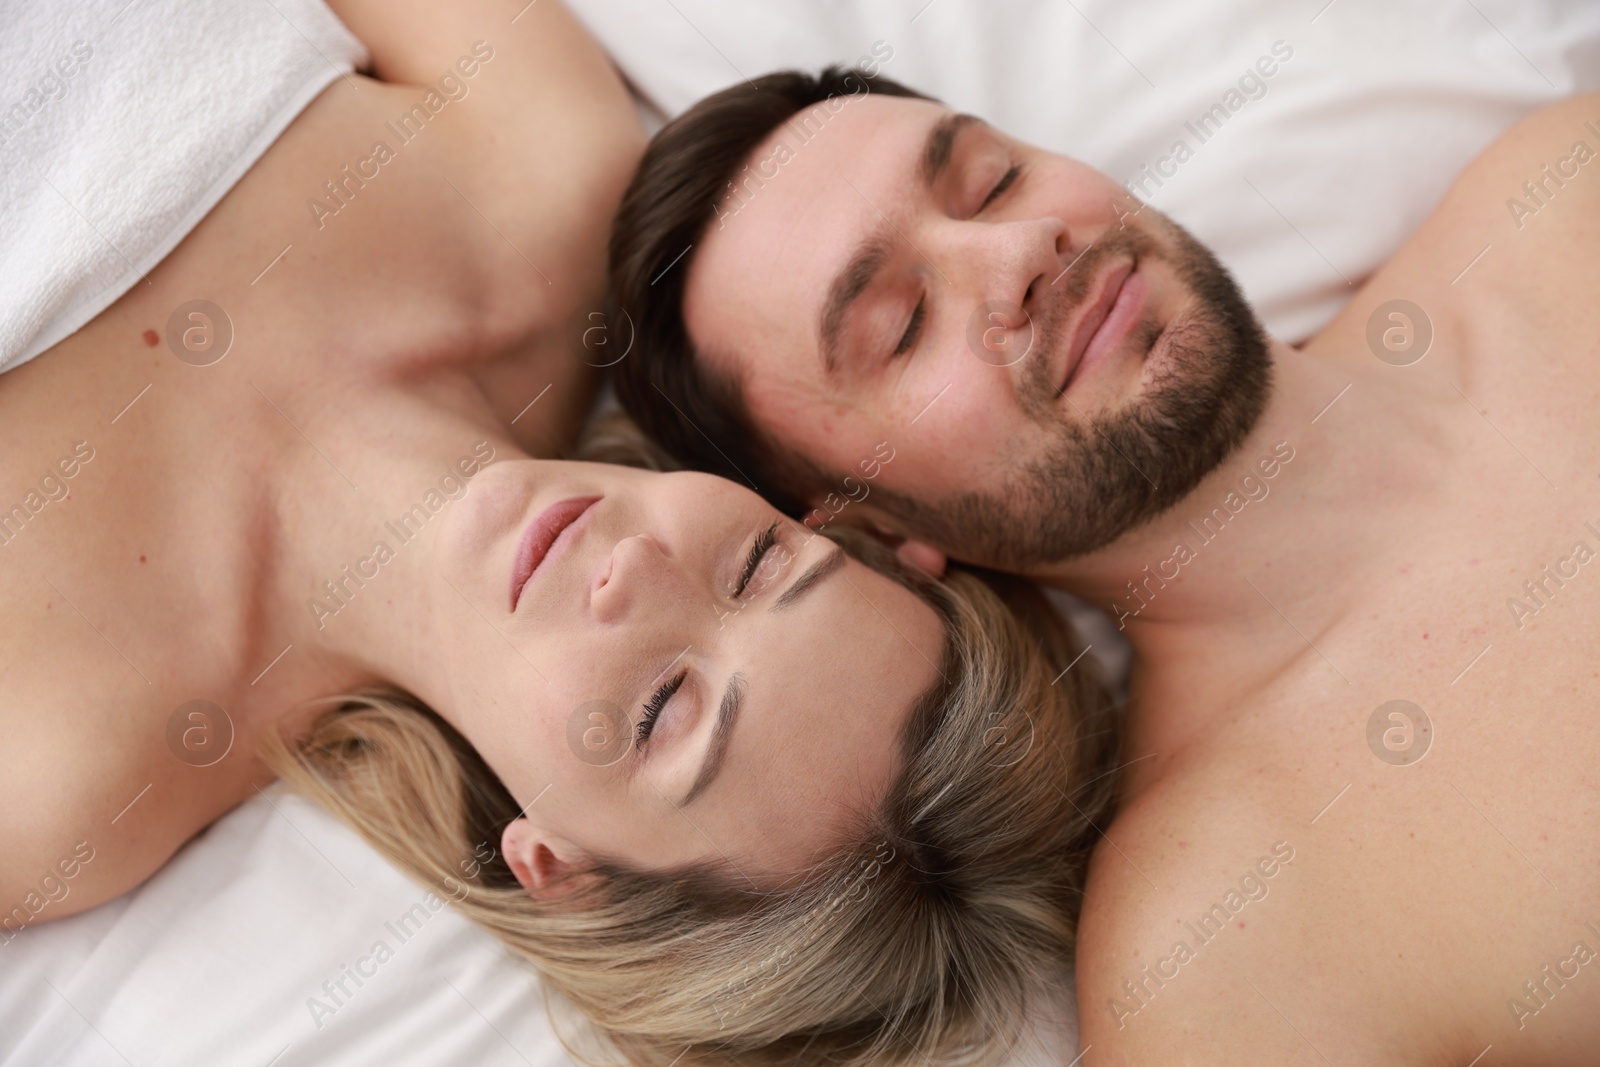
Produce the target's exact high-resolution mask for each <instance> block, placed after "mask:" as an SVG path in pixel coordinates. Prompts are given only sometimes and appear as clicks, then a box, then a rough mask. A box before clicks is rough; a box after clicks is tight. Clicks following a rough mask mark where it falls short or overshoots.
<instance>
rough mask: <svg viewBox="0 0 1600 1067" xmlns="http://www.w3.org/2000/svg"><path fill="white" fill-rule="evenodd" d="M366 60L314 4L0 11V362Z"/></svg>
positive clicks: (80, 5)
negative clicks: (329, 86) (317, 97)
mask: <svg viewBox="0 0 1600 1067" xmlns="http://www.w3.org/2000/svg"><path fill="white" fill-rule="evenodd" d="M365 63H366V49H365V48H364V47H363V46H362V44H361V42H360V41H358V40H356V38H355V37H354V36H352V35H351V33H350V31H349V30H347V29H345V27H344V25H343V23H341V22H340V21H339V20H338V19H337V18H336V17H334V15H333V13H332V12H331V11H329V10H328V8H327V6H326V5H325V4H323V3H321V2H320V0H131V2H130V0H73V2H71V3H61V2H59V0H8V2H7V3H5V4H4V5H3V6H0V371H6V370H9V369H11V368H12V367H14V366H16V365H17V364H19V363H21V362H23V361H25V360H28V359H31V358H33V357H34V356H36V355H38V354H39V353H40V352H43V351H44V350H46V349H47V348H49V347H50V346H51V345H54V344H55V343H56V342H58V341H60V340H61V339H62V338H64V337H66V336H67V335H69V334H71V333H72V332H73V331H74V330H76V329H78V328H79V327H81V326H83V325H84V324H85V323H87V322H88V321H89V320H90V319H92V318H94V317H95V316H96V315H98V314H99V313H100V312H101V311H103V310H105V309H106V308H107V307H108V306H110V304H111V303H112V302H113V301H115V300H116V299H117V298H118V297H119V296H121V295H122V294H123V293H125V292H127V291H128V289H129V288H131V287H132V286H133V285H135V284H138V283H139V281H140V279H141V278H142V277H143V276H144V274H145V273H146V272H147V271H149V270H150V269H151V268H152V267H154V266H155V265H156V264H157V263H159V262H160V261H161V260H162V258H163V257H165V256H166V254H167V253H168V252H170V251H172V249H173V247H174V246H176V245H177V243H178V242H179V241H181V240H182V239H183V238H184V236H185V235H187V234H188V233H189V231H190V230H192V229H193V228H194V227H195V225H196V224H197V223H198V222H199V221H200V220H201V219H202V218H203V217H204V216H205V214H206V212H208V211H210V210H211V209H212V208H213V207H215V206H216V203H217V201H219V200H221V199H222V197H223V195H224V194H226V193H227V191H228V190H229V189H230V188H232V187H233V184H234V183H235V182H237V181H238V180H239V178H240V177H242V176H243V175H244V173H245V171H247V170H249V169H250V167H251V165H252V164H254V163H255V161H256V160H257V159H259V158H260V157H261V154H262V153H263V152H265V151H266V149H267V147H268V146H269V145H271V144H272V142H273V141H274V140H276V139H277V137H278V135H279V134H280V133H282V132H283V130H284V127H286V126H288V125H289V123H290V122H291V121H293V119H294V117H295V116H296V115H298V114H299V113H300V111H301V109H302V108H304V107H305V106H306V105H307V104H309V103H310V102H311V101H312V99H314V98H315V97H316V95H317V94H318V93H320V92H321V91H322V90H323V88H325V87H326V86H327V85H328V83H329V82H331V81H332V80H333V79H334V78H337V77H340V76H342V75H344V74H347V73H348V72H350V71H351V70H353V69H355V68H357V67H359V66H362V65H364V64H365Z"/></svg>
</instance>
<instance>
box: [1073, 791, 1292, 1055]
mask: <svg viewBox="0 0 1600 1067" xmlns="http://www.w3.org/2000/svg"><path fill="white" fill-rule="evenodd" d="M1251 792H1254V788H1253V787H1252V789H1251ZM1256 807H1257V805H1256V804H1255V802H1254V800H1253V799H1252V798H1250V797H1246V796H1243V795H1241V794H1239V793H1237V792H1229V791H1228V790H1227V789H1226V788H1225V786H1224V783H1223V782H1222V781H1221V780H1220V779H1219V778H1217V777H1215V776H1213V775H1211V774H1209V773H1205V772H1200V773H1191V774H1185V773H1169V774H1167V775H1165V776H1163V777H1162V778H1161V779H1160V780H1159V781H1158V782H1157V783H1156V784H1154V785H1151V786H1150V787H1148V788H1146V789H1144V790H1143V791H1142V792H1140V793H1139V794H1138V795H1137V797H1136V798H1135V799H1134V800H1133V801H1131V802H1130V803H1128V804H1127V805H1126V806H1125V807H1124V808H1123V810H1122V811H1121V812H1119V814H1118V816H1117V818H1116V821H1115V822H1114V823H1113V824H1112V825H1111V827H1109V829H1108V830H1107V833H1106V837H1105V840H1103V841H1102V842H1101V844H1100V846H1099V848H1098V849H1097V850H1096V852H1095V855H1094V860H1093V863H1092V864H1091V868H1090V876H1089V885H1088V887H1087V891H1086V897H1085V902H1084V910H1083V917H1082V921H1081V924H1080V934H1079V944H1078V958H1077V976H1078V1011H1079V1025H1080V1028H1081V1031H1082V1038H1083V1041H1084V1043H1085V1044H1086V1045H1092V1046H1094V1051H1093V1053H1092V1057H1093V1059H1092V1061H1091V1062H1094V1063H1096V1064H1146V1063H1151V1064H1154V1063H1163V1064H1165V1063H1181V1062H1187V1063H1218V1064H1221V1063H1238V1062H1242V1060H1243V1059H1252V1060H1257V1059H1259V1060H1261V1061H1263V1062H1268V1061H1270V1062H1274V1063H1298V1062H1301V1061H1302V1060H1305V1059H1306V1057H1305V1055H1303V1054H1305V1053H1309V1054H1310V1060H1306V1062H1311V1061H1312V1060H1315V1059H1316V1054H1315V1053H1314V1052H1312V1051H1311V1050H1310V1049H1307V1048H1306V1047H1305V1045H1304V1043H1303V1042H1299V1047H1298V1049H1297V1048H1296V1039H1295V1035H1294V1033H1293V1032H1292V1031H1289V1032H1288V1033H1287V1038H1284V1037H1283V1036H1282V1035H1278V1034H1276V1032H1275V1031H1274V1030H1272V1029H1271V1028H1269V1027H1267V1026H1265V1023H1266V1022H1267V1020H1266V1018H1265V1017H1263V1016H1261V1012H1263V1011H1265V1012H1267V1013H1268V1014H1270V1009H1269V1008H1268V1007H1267V1006H1266V1005H1264V1004H1262V1003H1261V1000H1260V998H1259V997H1257V995H1256V994H1255V993H1254V992H1252V991H1251V988H1250V986H1249V985H1248V984H1247V983H1246V982H1244V981H1242V980H1240V979H1241V976H1247V975H1249V974H1251V973H1258V974H1261V975H1262V977H1263V980H1265V973H1266V972H1264V971H1262V970H1261V969H1260V968H1257V967H1256V966H1254V964H1255V963H1256V962H1257V961H1258V960H1259V958H1260V957H1261V955H1262V953H1263V951H1268V950H1261V949H1258V948H1257V942H1260V941H1263V940H1268V941H1273V942H1276V945H1275V947H1276V948H1277V949H1279V950H1281V949H1282V948H1283V943H1282V941H1281V940H1280V938H1281V931H1280V933H1279V934H1278V935H1277V936H1274V935H1273V934H1272V933H1271V932H1270V929H1271V924H1269V923H1267V922H1266V920H1267V919H1268V918H1269V917H1270V916H1271V915H1272V913H1273V912H1274V911H1277V910H1280V909H1281V907H1282V905H1283V901H1284V899H1285V898H1286V897H1288V896H1289V895H1290V894H1288V893H1286V892H1284V889H1285V887H1286V886H1290V885H1292V884H1293V883H1294V882H1295V881H1296V879H1295V875H1296V874H1297V873H1298V871H1297V869H1296V867H1295V858H1296V855H1297V852H1296V847H1295V845H1296V843H1295V842H1294V841H1293V840H1291V838H1292V837H1293V835H1292V834H1291V833H1288V832H1287V831H1286V829H1285V828H1284V827H1283V826H1281V825H1279V826H1273V825H1270V823H1271V820H1270V819H1266V818H1263V817H1262V815H1261V814H1260V813H1258V812H1257V811H1255V810H1253V809H1255V808H1256ZM1246 1052H1248V1053H1249V1055H1248V1056H1246V1055H1245V1053H1246Z"/></svg>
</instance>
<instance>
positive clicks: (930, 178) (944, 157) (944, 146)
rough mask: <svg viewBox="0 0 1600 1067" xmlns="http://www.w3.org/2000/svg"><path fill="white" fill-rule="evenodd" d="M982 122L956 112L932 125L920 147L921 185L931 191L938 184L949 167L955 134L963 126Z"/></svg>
mask: <svg viewBox="0 0 1600 1067" xmlns="http://www.w3.org/2000/svg"><path fill="white" fill-rule="evenodd" d="M982 121H983V120H982V119H980V118H979V117H978V116H976V115H968V114H966V113H965V112H956V113H953V114H950V115H946V116H945V117H944V118H942V119H940V120H939V121H938V122H936V123H934V124H933V129H931V130H929V131H928V139H927V141H926V142H924V143H923V146H922V184H924V185H926V186H927V187H928V188H929V189H932V188H933V187H934V185H935V184H937V183H938V181H939V179H940V178H941V177H943V175H944V172H945V168H947V167H948V166H950V153H951V150H952V149H953V148H954V147H955V143H956V134H957V133H960V132H961V128H962V127H963V126H970V125H971V124H972V123H974V122H979V123H981V122H982Z"/></svg>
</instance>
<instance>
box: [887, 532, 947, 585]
mask: <svg viewBox="0 0 1600 1067" xmlns="http://www.w3.org/2000/svg"><path fill="white" fill-rule="evenodd" d="M894 554H895V558H897V559H898V560H899V561H900V562H901V563H902V564H903V565H904V566H906V567H909V568H911V569H912V570H914V571H921V572H922V573H923V574H926V575H927V576H928V577H930V578H943V577H944V569H945V565H946V564H947V563H948V562H949V560H948V559H947V558H946V556H945V554H944V553H943V552H940V551H939V550H938V549H937V548H934V547H933V546H932V545H930V544H928V543H927V542H926V541H912V540H910V539H907V540H905V541H901V542H900V544H898V545H897V546H895V550H894Z"/></svg>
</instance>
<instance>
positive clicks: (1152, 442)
mask: <svg viewBox="0 0 1600 1067" xmlns="http://www.w3.org/2000/svg"><path fill="white" fill-rule="evenodd" d="M1150 214H1151V215H1155V212H1153V211H1152V212H1150ZM1157 225H1158V227H1159V230H1160V232H1161V233H1162V234H1163V235H1164V236H1165V238H1166V239H1165V240H1157V239H1156V238H1155V236H1154V235H1153V234H1151V233H1150V232H1148V231H1146V229H1145V228H1144V227H1143V226H1141V227H1140V228H1138V229H1134V228H1132V227H1131V226H1130V227H1127V228H1123V229H1119V230H1117V231H1116V232H1114V233H1112V234H1110V235H1108V236H1106V237H1104V238H1102V239H1101V240H1100V241H1099V242H1097V243H1096V244H1095V245H1094V246H1092V247H1091V248H1090V249H1089V250H1088V251H1086V252H1085V253H1084V254H1083V256H1082V257H1081V260H1080V261H1079V262H1078V263H1077V264H1076V265H1075V267H1076V268H1077V269H1074V271H1073V279H1072V282H1071V284H1070V285H1069V286H1068V290H1067V292H1066V294H1065V295H1064V297H1063V298H1062V299H1061V300H1060V301H1059V302H1058V303H1056V304H1055V305H1053V306H1052V307H1051V308H1050V309H1048V311H1047V312H1045V313H1044V314H1043V317H1042V319H1041V321H1040V322H1039V324H1038V329H1037V336H1038V337H1039V338H1040V339H1042V341H1043V344H1042V345H1041V355H1040V358H1037V359H1035V360H1033V362H1032V364H1031V365H1030V366H1029V367H1028V368H1026V370H1025V372H1024V374H1023V378H1022V382H1021V384H1020V387H1019V395H1018V400H1019V402H1020V404H1021V406H1022V410H1023V412H1024V414H1025V415H1026V416H1027V417H1028V418H1029V420H1030V421H1032V422H1034V423H1035V424H1036V425H1038V426H1039V427H1041V428H1042V429H1044V430H1045V431H1046V432H1047V434H1048V437H1049V444H1048V445H1047V447H1046V448H1045V449H1044V451H1043V452H1042V454H1040V455H1038V456H1035V457H1032V458H1030V459H1028V460H1026V461H1025V462H1023V463H1021V464H1019V466H1018V467H1017V469H1016V471H1015V473H1014V474H1013V475H1011V476H1010V477H1009V478H1008V479H1006V481H1005V482H1003V483H1002V484H1000V485H997V486H995V487H994V488H993V489H988V490H984V491H972V490H965V491H961V492H958V493H956V494H953V495H951V496H948V497H946V498H944V499H943V500H937V501H928V500H915V499H912V498H910V497H908V496H905V495H904V494H901V493H896V492H888V491H883V490H881V489H880V493H881V496H880V500H881V502H882V506H883V507H884V509H885V510H886V511H889V512H891V513H893V514H895V515H896V517H898V518H899V519H900V520H901V522H903V523H904V524H905V527H906V529H908V530H909V531H912V532H914V533H915V534H916V536H918V537H920V538H921V539H923V540H926V541H928V542H929V543H930V544H934V545H938V546H939V547H940V548H942V549H944V550H945V551H947V552H949V553H950V554H951V555H953V556H955V557H956V558H959V559H963V560H966V561H968V562H971V563H977V564H980V565H983V566H988V567H995V568H999V569H1004V570H1025V569H1028V568H1031V567H1037V566H1039V565H1041V564H1045V563H1055V562H1061V561H1064V560H1068V559H1072V558H1074V557H1077V556H1082V555H1085V554H1087V553H1090V552H1093V551H1095V550H1096V549H1099V548H1102V547H1104V546H1106V545H1108V544H1110V543H1111V542H1113V541H1115V540H1116V539H1117V538H1119V537H1121V536H1122V535H1123V534H1126V533H1128V532H1129V531H1131V530H1134V529H1136V528H1137V527H1139V526H1141V525H1143V524H1145V523H1147V522H1149V521H1150V520H1152V519H1154V518H1155V517H1156V516H1158V515H1160V514H1161V513H1162V512H1164V511H1167V510H1168V509H1169V508H1171V507H1172V506H1173V505H1175V504H1176V503H1178V501H1180V500H1182V499H1183V498H1184V497H1186V496H1188V495H1189V493H1191V492H1192V491H1193V490H1194V488H1195V486H1197V485H1198V484H1199V483H1200V481H1201V480H1202V479H1203V478H1204V477H1205V476H1206V475H1207V474H1208V473H1210V472H1211V471H1212V470H1214V469H1216V467H1217V466H1218V465H1219V464H1220V463H1222V461H1223V460H1224V459H1226V458H1227V457H1228V455H1229V454H1230V453H1232V452H1233V451H1234V450H1235V449H1236V448H1238V447H1239V445H1240V444H1242V443H1243V442H1244V440H1245V438H1246V437H1247V436H1248V435H1249V433H1250V430H1251V428H1252V427H1253V426H1254V425H1255V423H1256V420H1257V418H1259V416H1260V415H1261V412H1262V409H1263V408H1264V407H1265V406H1266V401H1267V396H1268V393H1269V392H1270V390H1271V380H1272V378H1271V374H1272V361H1271V355H1270V352H1269V349H1268V345H1267V340H1266V336H1265V334H1264V332H1263V331H1262V329H1261V325H1260V323H1258V322H1257V321H1256V317H1255V314H1254V313H1253V312H1252V311H1251V310H1250V306H1249V305H1248V304H1247V303H1246V302H1245V299H1244V295H1243V294H1242V293H1241V292H1240V291H1239V287H1238V286H1237V285H1236V284H1235V283H1234V281H1233V278H1232V277H1231V276H1229V274H1228V272H1227V269H1226V268H1225V267H1223V265H1222V264H1221V263H1220V262H1219V261H1218V260H1217V258H1216V257H1215V256H1214V255H1212V254H1211V251H1210V250H1209V249H1207V248H1206V247H1205V246H1204V245H1202V244H1201V243H1200V242H1199V241H1197V240H1195V238H1194V237H1192V236H1191V235H1190V234H1189V233H1188V231H1186V230H1184V229H1182V228H1181V227H1179V226H1178V225H1177V224H1176V223H1174V222H1171V221H1170V220H1167V219H1165V218H1161V221H1160V222H1159V223H1158V224H1157ZM1129 255H1132V256H1133V257H1134V261H1135V264H1136V265H1137V264H1138V262H1139V261H1140V260H1147V259H1160V260H1162V261H1164V262H1166V263H1168V264H1169V265H1170V266H1171V267H1172V268H1173V270H1174V271H1175V273H1176V274H1177V276H1178V278H1179V279H1180V280H1181V281H1182V282H1183V283H1184V284H1185V285H1186V286H1187V288H1188V290H1189V292H1190V294H1191V295H1192V296H1193V297H1194V306H1193V307H1192V308H1191V309H1190V310H1189V311H1187V312H1184V313H1181V314H1180V316H1179V317H1178V318H1177V319H1175V320H1174V321H1173V322H1172V323H1170V324H1169V325H1168V327H1167V332H1166V351H1165V362H1164V365H1163V366H1162V367H1161V368H1160V373H1159V377H1157V378H1155V379H1154V380H1152V381H1150V382H1149V383H1148V384H1147V385H1146V388H1145V389H1144V391H1143V393H1142V395H1141V396H1139V397H1138V398H1137V399H1136V400H1134V401H1133V402H1132V403H1130V404H1128V405H1126V406H1125V407H1123V408H1121V409H1120V410H1117V411H1114V412H1111V413H1109V414H1105V415H1101V416H1097V417H1092V418H1089V419H1087V421H1085V420H1084V419H1083V418H1082V417H1080V416H1079V415H1078V413H1077V412H1072V413H1071V416H1072V417H1069V416H1068V415H1067V414H1063V413H1062V412H1061V411H1059V410H1058V407H1057V405H1058V403H1059V399H1058V395H1057V394H1058V386H1057V384H1056V382H1055V381H1053V380H1052V373H1053V370H1054V367H1053V366H1052V363H1051V361H1050V360H1049V359H1046V358H1044V357H1043V353H1048V352H1052V351H1055V348H1056V344H1055V341H1056V338H1057V337H1058V335H1059V334H1060V333H1061V332H1062V331H1063V330H1065V329H1066V328H1067V325H1068V321H1067V320H1068V318H1069V317H1070V315H1071V314H1072V312H1073V311H1074V310H1076V309H1077V308H1078V307H1079V306H1081V305H1082V303H1083V301H1084V300H1085V299H1086V298H1087V296H1088V292H1087V290H1088V286H1089V285H1090V284H1091V283H1092V282H1093V281H1094V280H1095V279H1096V278H1098V277H1100V276H1101V273H1102V270H1103V268H1104V267H1105V265H1106V264H1108V263H1111V262H1115V261H1117V260H1120V259H1126V258H1127V257H1128V256H1129ZM1159 334H1160V327H1159V326H1158V325H1157V324H1155V323H1153V322H1151V321H1148V320H1144V321H1141V322H1139V323H1138V324H1137V325H1136V327H1135V330H1134V332H1133V334H1132V340H1133V341H1134V342H1135V343H1136V344H1137V346H1138V347H1139V348H1140V349H1141V350H1144V351H1148V350H1149V348H1150V346H1151V345H1152V344H1153V343H1154V342H1155V340H1156V338H1157V336H1158V335H1159ZM1080 360H1081V357H1080Z"/></svg>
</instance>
